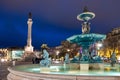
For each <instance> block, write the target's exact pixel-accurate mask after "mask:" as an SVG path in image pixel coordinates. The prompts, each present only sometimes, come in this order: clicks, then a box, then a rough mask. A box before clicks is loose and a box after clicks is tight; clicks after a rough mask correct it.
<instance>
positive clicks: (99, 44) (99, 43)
mask: <svg viewBox="0 0 120 80" xmlns="http://www.w3.org/2000/svg"><path fill="white" fill-rule="evenodd" d="M102 46H103V44H102V43H101V42H98V43H97V44H96V48H97V55H100V54H99V52H98V51H99V50H100V48H101V47H102Z"/></svg>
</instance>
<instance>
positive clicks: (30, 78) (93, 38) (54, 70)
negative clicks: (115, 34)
mask: <svg viewBox="0 0 120 80" xmlns="http://www.w3.org/2000/svg"><path fill="white" fill-rule="evenodd" d="M94 17H95V14H94V13H93V12H89V11H88V9H87V8H86V7H85V8H84V11H83V13H81V14H80V15H78V16H77V19H78V20H82V21H84V22H83V24H82V32H83V33H82V34H80V35H74V36H72V37H70V38H68V39H67V40H68V41H69V42H70V43H77V44H78V45H80V46H81V49H80V57H79V58H78V57H76V56H74V58H73V59H72V60H69V54H68V53H66V55H65V61H64V63H63V64H51V61H50V60H49V53H48V52H47V50H46V49H43V58H44V59H43V60H41V62H40V65H39V64H30V65H21V66H15V67H9V68H8V70H9V71H10V73H9V74H8V76H7V79H8V80H105V79H106V80H119V79H120V69H119V65H118V66H117V67H116V66H114V65H115V64H116V59H115V53H113V54H112V55H111V64H110V63H107V64H104V63H103V61H102V59H101V57H100V56H98V55H97V53H96V48H95V44H96V43H98V42H99V41H102V40H104V39H105V35H102V34H95V33H89V32H90V23H89V22H88V21H89V20H91V19H93V18H94ZM111 65H112V66H111Z"/></svg>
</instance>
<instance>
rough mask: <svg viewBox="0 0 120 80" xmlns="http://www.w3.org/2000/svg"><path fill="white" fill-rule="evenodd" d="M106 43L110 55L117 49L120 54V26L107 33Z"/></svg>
mask: <svg viewBox="0 0 120 80" xmlns="http://www.w3.org/2000/svg"><path fill="white" fill-rule="evenodd" d="M104 43H105V50H106V53H107V54H109V55H110V54H111V53H112V52H113V51H115V52H116V54H117V55H120V27H117V28H114V29H112V31H111V32H109V33H108V34H107V36H106V39H105V41H104ZM107 54H106V55H107Z"/></svg>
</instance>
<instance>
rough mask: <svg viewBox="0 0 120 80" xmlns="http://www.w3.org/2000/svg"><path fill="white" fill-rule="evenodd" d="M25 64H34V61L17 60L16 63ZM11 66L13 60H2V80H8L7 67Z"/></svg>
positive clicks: (0, 74) (0, 63) (0, 71)
mask: <svg viewBox="0 0 120 80" xmlns="http://www.w3.org/2000/svg"><path fill="white" fill-rule="evenodd" d="M23 64H32V62H24V61H16V65H23ZM10 66H13V65H12V61H9V62H0V80H7V75H8V73H9V71H8V70H7V68H8V67H10Z"/></svg>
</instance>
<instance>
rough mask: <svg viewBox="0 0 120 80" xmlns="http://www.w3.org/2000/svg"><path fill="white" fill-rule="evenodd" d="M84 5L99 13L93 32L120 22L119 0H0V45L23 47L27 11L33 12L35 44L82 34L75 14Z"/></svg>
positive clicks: (54, 42) (53, 43) (105, 30)
mask: <svg viewBox="0 0 120 80" xmlns="http://www.w3.org/2000/svg"><path fill="white" fill-rule="evenodd" d="M84 6H87V7H88V9H89V10H90V11H92V12H94V13H95V14H96V17H95V18H94V19H93V20H91V21H90V22H91V32H92V33H102V34H106V33H108V32H110V31H111V30H112V28H115V27H119V26H120V0H0V48H6V47H14V46H18V47H24V46H25V45H26V43H27V28H28V27H27V20H28V13H29V12H31V13H32V19H33V26H32V45H33V46H34V47H35V49H40V46H41V44H43V43H46V44H48V46H49V47H55V46H58V45H60V43H61V41H63V40H66V38H68V37H70V36H72V35H76V34H81V23H82V22H81V21H78V20H77V19H76V16H77V15H78V14H80V13H81V12H83V8H84Z"/></svg>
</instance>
